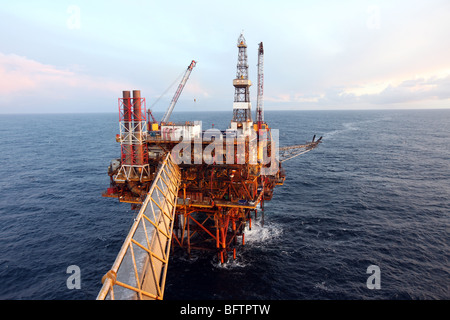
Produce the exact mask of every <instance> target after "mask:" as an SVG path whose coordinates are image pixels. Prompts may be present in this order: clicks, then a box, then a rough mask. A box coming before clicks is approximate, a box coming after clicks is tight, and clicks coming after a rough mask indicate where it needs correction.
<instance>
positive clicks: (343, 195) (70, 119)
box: [0, 110, 450, 300]
mask: <svg viewBox="0 0 450 320" xmlns="http://www.w3.org/2000/svg"><path fill="white" fill-rule="evenodd" d="M155 116H157V118H160V115H158V114H156V115H155ZM231 117H232V114H231V112H211V113H181V112H179V113H174V114H173V116H172V120H175V121H176V120H180V121H186V120H202V121H203V125H204V129H207V128H210V127H211V126H212V124H214V126H215V128H220V129H226V128H227V127H228V125H229V121H230V120H231ZM265 117H266V121H267V122H268V123H269V124H270V126H271V127H272V128H274V129H279V133H280V134H279V136H280V145H281V146H286V145H292V144H302V143H304V142H306V141H310V140H311V139H312V137H313V135H317V136H318V137H319V136H323V143H322V144H321V145H320V146H319V147H318V148H317V149H315V150H314V151H312V152H310V153H307V154H305V155H302V156H300V157H297V158H295V159H292V160H290V161H287V162H285V163H284V164H283V166H284V168H285V169H286V173H287V178H286V182H285V184H284V185H283V186H279V187H277V188H276V189H275V192H274V197H273V199H272V201H270V202H266V206H265V218H264V224H263V225H262V223H261V221H258V222H256V223H253V228H252V230H247V232H246V245H245V246H244V247H242V248H239V250H238V255H237V259H236V260H235V261H229V262H228V263H226V264H225V265H223V266H222V265H220V264H219V263H218V261H217V258H216V257H215V255H210V254H205V253H201V254H200V253H194V254H193V255H192V256H191V257H190V258H189V257H187V256H186V255H185V254H183V253H181V252H179V253H177V254H175V255H173V256H172V257H171V260H170V263H169V270H168V276H167V282H166V291H165V300H197V299H203V300H209V299H213V300H218V299H227V300H230V299H231V300H247V299H263V300H311V299H314V300H329V299H340V300H342V299H351V300H354V299H356V300H360V299H364V300H365V299H368V300H372V299H375V300H385V299H400V300H404V299H407V300H409V299H413V300H418V299H426V300H441V299H450V264H449V258H450V251H449V245H450V244H449V240H450V237H449V231H450V228H449V226H450V110H388V111H381V110H376V111H375V110H373V111H279V112H275V111H267V112H266V114H265ZM118 131H119V125H118V115H117V114H114V113H111V114H49V115H0V148H1V157H0V299H3V300H4V299H9V300H21V299H23V300H53V299H56V300H80V299H82V300H84V299H95V298H96V296H97V294H98V291H99V290H100V288H101V278H102V277H103V275H104V274H105V273H106V272H107V271H108V270H109V269H110V268H111V266H112V264H113V262H114V260H115V258H116V255H117V253H118V252H119V250H120V247H121V245H122V243H123V241H124V239H125V237H126V235H127V233H128V231H129V229H130V227H131V225H132V223H133V218H134V216H135V214H136V213H135V212H134V211H132V210H131V208H130V206H129V205H127V204H121V203H119V202H118V201H117V200H114V199H108V198H102V197H101V193H102V192H103V191H104V190H105V189H106V188H107V187H108V185H109V177H108V175H107V167H108V165H109V163H110V160H112V159H115V158H117V157H119V155H120V146H119V144H117V143H116V141H115V135H116V134H117V133H118ZM73 265H75V266H78V267H79V268H80V271H81V278H80V279H81V288H80V289H72V290H71V289H69V288H68V286H67V280H68V278H69V276H70V275H71V274H69V273H67V270H68V267H69V266H73ZM370 266H376V267H378V268H379V274H378V275H379V277H378V278H379V280H380V282H379V284H380V287H379V289H370V288H369V287H370V285H369V286H368V279H369V277H372V276H373V275H372V273H368V268H369V267H370ZM369 282H370V283H372V282H371V281H369Z"/></svg>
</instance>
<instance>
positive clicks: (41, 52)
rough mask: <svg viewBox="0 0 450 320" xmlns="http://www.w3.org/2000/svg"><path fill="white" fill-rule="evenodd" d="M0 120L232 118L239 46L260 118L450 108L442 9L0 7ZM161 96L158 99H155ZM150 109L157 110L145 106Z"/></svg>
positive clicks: (198, 4) (414, 4) (447, 26)
mask: <svg viewBox="0 0 450 320" xmlns="http://www.w3.org/2000/svg"><path fill="white" fill-rule="evenodd" d="M0 30H1V31H0V113H78V112H83V113H84V112H117V110H118V101H117V99H118V98H119V97H120V96H121V94H122V91H123V90H141V95H142V97H145V98H146V105H147V107H148V108H151V109H152V110H153V112H155V113H157V112H165V110H166V109H167V107H168V106H169V104H170V100H171V99H172V96H173V95H174V94H175V91H176V88H177V86H178V83H179V81H180V80H181V75H182V74H183V73H184V72H185V71H186V68H187V67H188V66H189V64H190V62H191V61H192V60H196V61H197V62H198V63H197V66H196V67H195V68H194V70H193V71H192V74H191V76H190V79H189V81H188V83H187V84H186V87H185V89H184V91H183V93H182V95H181V97H180V99H179V101H178V103H177V105H176V107H175V112H176V111H212V110H217V111H226V110H231V109H232V104H233V99H234V87H233V85H232V81H233V78H234V77H235V76H236V64H237V54H238V48H237V46H236V45H237V39H238V37H239V35H240V34H241V32H243V34H244V36H245V38H246V41H247V45H248V48H247V50H248V62H249V78H250V80H251V81H252V82H253V86H252V87H251V89H250V96H251V101H252V106H253V110H254V109H255V108H256V98H257V85H256V84H257V59H258V56H257V53H258V44H259V43H260V42H263V43H264V49H265V54H264V106H265V109H266V110H341V109H402V108H403V109H416V108H420V109H431V108H433V109H435V108H450V41H449V39H450V1H448V0H443V1H439V0H429V1H425V0H422V1H411V0H408V1H403V0H389V1H382V0H379V1H377V0H370V1H365V0H357V1H351V0H344V1H331V0H329V1H327V0H318V1H306V0H304V1H299V0H295V1H287V0H276V1H273V0H271V1H268V0H258V1H253V0H238V1H235V0H227V1H212V0H209V1H171V0H165V1H150V0H148V1H147V0H131V1H130V0H128V1H124V0H109V1H102V0H96V1H77V0H70V1H64V0H59V1H54V0H51V1H36V0H34V1H27V0H20V1H6V0H0ZM164 93H165V94H164ZM155 102H157V103H156V104H155Z"/></svg>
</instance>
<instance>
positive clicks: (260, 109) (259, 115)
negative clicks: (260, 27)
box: [256, 42, 264, 129]
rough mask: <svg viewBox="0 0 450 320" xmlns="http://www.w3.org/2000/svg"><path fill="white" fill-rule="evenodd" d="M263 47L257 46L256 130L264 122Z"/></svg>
mask: <svg viewBox="0 0 450 320" xmlns="http://www.w3.org/2000/svg"><path fill="white" fill-rule="evenodd" d="M263 94H264V47H263V43H262V42H261V43H260V44H259V50H258V102H257V105H256V119H257V121H258V129H261V124H262V123H263V122H264V101H263Z"/></svg>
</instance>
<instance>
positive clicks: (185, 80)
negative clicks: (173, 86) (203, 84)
mask: <svg viewBox="0 0 450 320" xmlns="http://www.w3.org/2000/svg"><path fill="white" fill-rule="evenodd" d="M196 64H197V62H196V61H194V60H192V62H191V64H190V65H189V67H188V68H187V70H186V73H185V74H184V76H183V79H182V80H181V83H180V85H179V86H178V89H177V91H176V93H175V95H174V96H173V99H172V102H171V103H170V105H169V108H168V109H167V111H166V113H165V114H164V117H163V118H162V120H161V123H163V122H167V121H169V118H170V115H171V114H172V111H173V108H174V107H175V104H176V103H177V101H178V98H179V97H180V95H181V92H182V91H183V89H184V86H185V85H186V82H187V81H188V79H189V76H190V75H191V72H192V69H194V67H195V65H196Z"/></svg>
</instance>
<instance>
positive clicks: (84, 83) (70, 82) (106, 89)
mask: <svg viewBox="0 0 450 320" xmlns="http://www.w3.org/2000/svg"><path fill="white" fill-rule="evenodd" d="M78 69H79V68H77V67H72V68H59V67H56V66H52V65H48V64H44V63H41V62H38V61H35V60H32V59H29V58H27V57H23V56H19V55H16V54H3V53H0V112H1V111H6V108H8V112H15V111H18V112H21V111H26V112H34V111H38V110H33V106H34V105H37V103H38V102H40V103H43V104H45V103H47V104H52V103H55V104H58V103H61V102H63V101H76V100H79V99H80V97H82V96H86V98H88V97H91V98H92V97H94V96H95V95H106V94H107V95H111V93H112V94H114V95H117V94H118V92H119V93H120V92H121V91H122V90H124V89H126V88H131V86H130V85H129V84H125V83H121V82H118V81H115V80H110V79H106V78H103V77H100V76H93V75H88V74H84V73H83V72H81V71H80V70H78ZM13 102H14V103H13ZM12 103H13V104H12ZM11 108H13V109H11Z"/></svg>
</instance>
